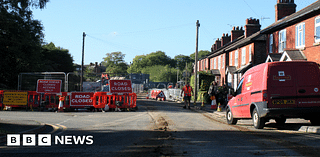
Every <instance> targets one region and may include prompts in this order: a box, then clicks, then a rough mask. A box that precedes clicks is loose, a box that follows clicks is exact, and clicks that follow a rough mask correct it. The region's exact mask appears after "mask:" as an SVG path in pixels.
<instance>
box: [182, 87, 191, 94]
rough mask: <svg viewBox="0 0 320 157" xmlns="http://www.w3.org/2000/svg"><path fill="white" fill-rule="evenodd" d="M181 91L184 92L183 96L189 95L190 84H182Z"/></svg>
mask: <svg viewBox="0 0 320 157" xmlns="http://www.w3.org/2000/svg"><path fill="white" fill-rule="evenodd" d="M182 91H183V92H184V96H191V92H192V87H191V86H184V87H183V88H182Z"/></svg>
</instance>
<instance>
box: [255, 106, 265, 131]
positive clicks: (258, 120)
mask: <svg viewBox="0 0 320 157" xmlns="http://www.w3.org/2000/svg"><path fill="white" fill-rule="evenodd" d="M252 121H253V126H254V127H255V128H256V129H262V128H263V127H264V124H265V119H264V118H261V117H260V116H259V114H258V111H257V108H255V109H254V110H253V112H252Z"/></svg>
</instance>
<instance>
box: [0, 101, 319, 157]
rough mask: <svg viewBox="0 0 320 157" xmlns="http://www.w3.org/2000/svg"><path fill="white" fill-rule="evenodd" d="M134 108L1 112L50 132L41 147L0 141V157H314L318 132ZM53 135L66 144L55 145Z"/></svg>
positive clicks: (156, 105)
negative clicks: (256, 126)
mask: <svg viewBox="0 0 320 157" xmlns="http://www.w3.org/2000/svg"><path fill="white" fill-rule="evenodd" d="M137 104H138V106H139V110H138V111H136V112H105V113H103V112H65V113H54V112H24V111H10V112H9V111H8V112H1V114H0V118H1V119H8V120H10V119H11V120H35V121H38V122H41V123H45V124H47V127H46V130H44V131H43V132H42V133H41V134H50V135H51V137H52V142H51V146H47V147H45V146H35V147H34V146H16V147H13V146H6V144H5V143H4V144H1V145H0V156H237V157H241V156H243V157H244V156H245V157H247V156H257V155H259V156H318V150H319V146H320V136H319V135H318V134H309V133H301V132H297V131H294V130H291V129H290V128H286V127H282V128H280V129H279V128H274V127H273V126H272V125H273V124H272V123H271V124H267V128H266V129H265V130H256V129H254V128H253V127H252V126H251V125H247V124H246V121H243V122H240V125H236V126H232V125H227V124H225V122H223V120H222V119H223V117H214V116H212V115H210V114H208V113H206V112H201V111H197V110H188V109H183V108H182V105H181V104H176V103H172V102H157V101H154V100H145V99H139V100H138V103H137ZM72 136H75V137H83V136H85V137H86V136H87V137H90V136H93V138H92V141H93V143H92V144H91V143H90V142H91V141H90V138H89V140H84V142H83V144H79V143H78V144H75V141H73V140H72V138H73V137H72ZM56 137H58V138H59V139H61V138H65V137H67V141H68V142H67V141H66V140H65V141H64V142H65V143H71V144H61V143H57V144H55V142H56V141H55V138H56ZM68 139H71V140H68ZM86 142H87V144H86ZM88 143H89V144H88Z"/></svg>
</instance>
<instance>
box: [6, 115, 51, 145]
mask: <svg viewBox="0 0 320 157" xmlns="http://www.w3.org/2000/svg"><path fill="white" fill-rule="evenodd" d="M45 129H46V126H45V124H44V123H40V122H37V121H33V120H6V119H0V143H3V142H6V140H7V136H6V135H7V134H28V133H29V134H31V133H33V134H36V133H39V132H41V131H43V130H45Z"/></svg>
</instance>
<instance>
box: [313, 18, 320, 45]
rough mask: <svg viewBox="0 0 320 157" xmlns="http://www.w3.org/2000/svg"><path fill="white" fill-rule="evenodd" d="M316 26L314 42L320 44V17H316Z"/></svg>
mask: <svg viewBox="0 0 320 157" xmlns="http://www.w3.org/2000/svg"><path fill="white" fill-rule="evenodd" d="M314 24H315V27H314V33H315V34H314V40H315V42H320V16H318V17H316V19H315V22H314Z"/></svg>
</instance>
